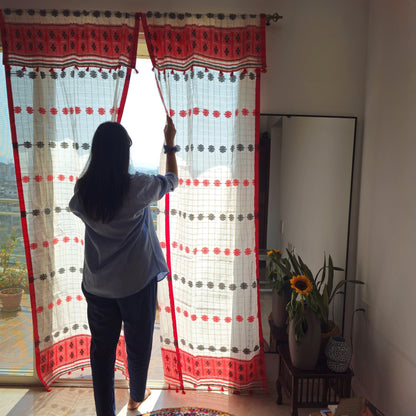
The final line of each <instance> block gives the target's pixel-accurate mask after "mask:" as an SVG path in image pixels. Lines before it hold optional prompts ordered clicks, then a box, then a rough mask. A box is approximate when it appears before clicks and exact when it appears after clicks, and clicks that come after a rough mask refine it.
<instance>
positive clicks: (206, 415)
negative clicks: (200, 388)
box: [142, 407, 233, 416]
mask: <svg viewBox="0 0 416 416" xmlns="http://www.w3.org/2000/svg"><path fill="white" fill-rule="evenodd" d="M142 416H233V415H231V414H230V413H224V412H221V411H219V410H213V409H202V408H200V407H175V408H169V409H160V410H154V411H153V412H149V413H143V415H142Z"/></svg>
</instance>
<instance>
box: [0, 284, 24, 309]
mask: <svg viewBox="0 0 416 416" xmlns="http://www.w3.org/2000/svg"><path fill="white" fill-rule="evenodd" d="M22 295H23V289H20V288H13V287H12V288H7V289H2V290H1V291H0V302H1V304H2V305H3V307H2V311H3V312H15V311H19V310H20V302H21V300H22Z"/></svg>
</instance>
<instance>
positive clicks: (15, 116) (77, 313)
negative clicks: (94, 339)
mask: <svg viewBox="0 0 416 416" xmlns="http://www.w3.org/2000/svg"><path fill="white" fill-rule="evenodd" d="M0 23H1V34H2V44H3V51H4V54H3V58H4V60H3V63H4V65H5V69H6V84H7V90H8V101H9V116H10V125H11V133H12V141H13V151H14V159H15V168H16V179H17V187H18V193H19V201H20V211H21V219H22V230H23V237H24V242H25V250H26V260H27V267H28V276H29V286H30V295H31V306H32V315H33V327H34V328H33V332H34V341H35V355H36V369H37V373H38V376H39V378H40V380H41V381H42V382H43V383H44V384H45V386H46V387H48V386H49V385H50V384H51V383H52V382H53V381H54V380H55V379H56V378H57V377H59V376H60V375H62V374H63V373H66V372H68V371H70V370H74V369H76V368H79V367H84V366H86V365H88V364H89V343H90V332H89V328H88V322H87V319H86V302H85V299H84V297H83V295H82V292H81V280H82V267H83V244H84V240H83V239H84V227H83V225H82V223H81V222H80V221H79V220H77V219H76V218H75V217H74V216H73V215H72V214H71V213H70V211H69V208H68V201H69V199H70V198H71V196H72V194H73V188H74V184H75V181H76V179H77V178H78V176H79V175H80V173H81V171H82V169H83V167H84V165H85V163H86V161H87V158H88V155H89V152H90V146H91V139H92V136H93V133H94V131H95V129H96V128H97V126H98V125H99V124H100V123H102V122H104V121H107V120H114V121H116V120H117V121H119V120H120V118H121V114H122V108H123V105H124V100H125V97H126V93H127V88H128V83H129V78H130V72H131V68H134V64H135V54H136V52H135V51H136V48H137V36H136V38H134V36H135V35H137V33H138V20H137V19H136V16H135V15H129V16H127V15H126V14H121V13H117V12H112V13H109V14H107V15H105V14H104V13H100V12H95V14H94V12H91V13H90V12H68V11H62V12H61V11H60V12H58V11H47V12H46V11H42V10H40V11H35V10H3V13H2V15H1V14H0ZM125 361H126V357H125V348H124V339H123V337H121V338H120V345H119V348H118V355H117V364H116V366H117V367H118V368H120V369H122V370H123V371H124V372H125V371H126V370H125V368H126V365H125V364H126V363H125Z"/></svg>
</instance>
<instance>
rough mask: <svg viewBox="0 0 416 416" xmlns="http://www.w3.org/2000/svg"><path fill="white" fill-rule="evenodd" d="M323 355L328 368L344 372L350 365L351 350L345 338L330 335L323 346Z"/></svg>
mask: <svg viewBox="0 0 416 416" xmlns="http://www.w3.org/2000/svg"><path fill="white" fill-rule="evenodd" d="M325 356H326V358H327V361H326V363H327V366H328V368H329V369H330V370H332V371H334V372H335V373H344V372H345V371H347V369H348V367H349V365H350V361H351V356H352V350H351V347H350V345H349V344H348V343H347V341H346V340H345V338H343V337H338V336H336V337H331V338H330V339H329V340H328V343H327V345H326V347H325Z"/></svg>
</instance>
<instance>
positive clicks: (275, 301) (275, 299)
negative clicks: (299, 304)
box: [272, 289, 291, 328]
mask: <svg viewBox="0 0 416 416" xmlns="http://www.w3.org/2000/svg"><path fill="white" fill-rule="evenodd" d="M290 296H291V293H290V290H284V291H283V293H282V294H281V295H279V293H278V292H277V290H276V289H273V292H272V320H273V325H274V326H276V327H278V328H285V327H286V325H287V317H288V313H287V311H286V305H287V304H288V303H289V301H290Z"/></svg>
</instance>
